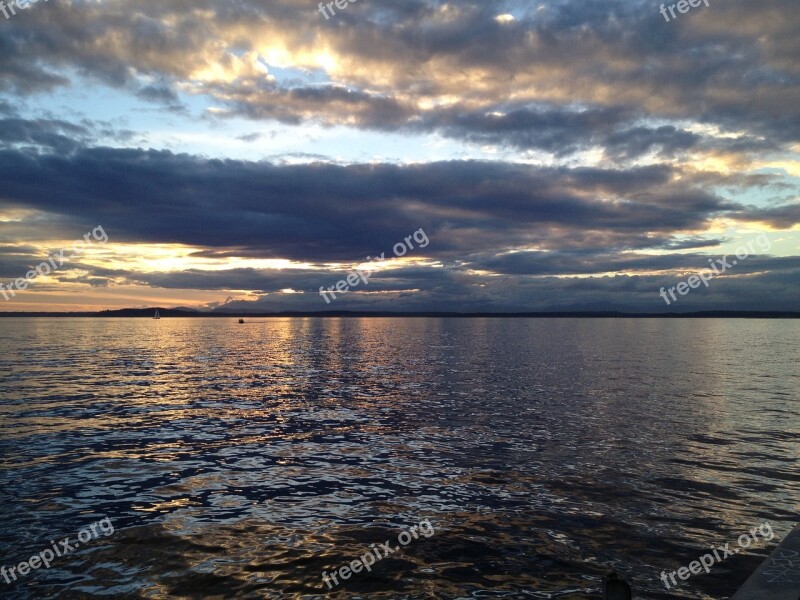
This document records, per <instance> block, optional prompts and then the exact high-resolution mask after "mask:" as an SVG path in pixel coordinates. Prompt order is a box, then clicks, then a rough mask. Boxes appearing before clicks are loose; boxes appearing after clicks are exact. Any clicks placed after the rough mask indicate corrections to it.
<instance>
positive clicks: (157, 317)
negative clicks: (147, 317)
mask: <svg viewBox="0 0 800 600" xmlns="http://www.w3.org/2000/svg"><path fill="white" fill-rule="evenodd" d="M153 318H154V319H160V318H161V315H160V314H158V309H156V314H154V315H153Z"/></svg>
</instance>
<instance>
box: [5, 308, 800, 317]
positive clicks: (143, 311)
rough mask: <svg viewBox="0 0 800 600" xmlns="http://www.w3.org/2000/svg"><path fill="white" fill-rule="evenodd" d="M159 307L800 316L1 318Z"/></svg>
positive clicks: (19, 314)
mask: <svg viewBox="0 0 800 600" xmlns="http://www.w3.org/2000/svg"><path fill="white" fill-rule="evenodd" d="M156 308H158V310H159V312H160V315H161V317H163V318H190V319H195V318H206V319H209V318H210V319H225V318H227V319H233V318H237V319H240V318H241V319H248V318H250V319H255V318H257V319H270V318H271V319H276V318H287V317H297V318H387V317H394V318H411V317H418V318H431V317H435V318H454V319H487V318H491V319H564V318H570V319H800V312H787V311H774V312H769V311H744V310H709V311H695V312H685V313H674V312H673V313H626V312H614V311H564V312H514V313H497V312H476V313H459V312H435V311H420V312H388V311H369V312H367V311H346V310H337V311H320V312H302V311H285V312H264V313H248V312H208V313H204V312H198V311H189V310H180V309H169V308H161V307H155V306H154V307H153V308H126V309H121V310H104V311H100V312H0V318H14V317H17V318H20V317H47V318H89V317H90V318H130V319H150V318H152V317H153V314H154V312H155V310H156Z"/></svg>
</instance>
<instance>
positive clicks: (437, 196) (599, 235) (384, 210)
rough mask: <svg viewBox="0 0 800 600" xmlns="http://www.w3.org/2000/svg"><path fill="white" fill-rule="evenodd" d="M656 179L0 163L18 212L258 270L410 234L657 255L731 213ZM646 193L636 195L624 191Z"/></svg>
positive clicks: (486, 165) (339, 254)
mask: <svg viewBox="0 0 800 600" xmlns="http://www.w3.org/2000/svg"><path fill="white" fill-rule="evenodd" d="M672 175H673V173H672V171H671V170H670V169H669V168H667V167H641V168H633V169H627V170H610V169H609V170H604V169H589V168H580V169H568V168H565V167H561V168H534V167H531V166H528V165H515V164H507V163H491V162H458V161H454V162H439V163H430V164H423V165H409V166H399V165H391V164H374V165H350V166H337V165H331V164H322V163H317V164H311V165H274V164H270V163H266V162H247V161H236V160H225V161H222V160H206V159H202V158H198V157H193V156H188V155H175V154H172V153H170V152H166V151H161V152H157V151H142V150H119V149H109V148H82V149H79V150H77V151H75V152H74V153H73V154H71V155H69V156H58V155H41V154H36V153H31V152H20V151H11V150H6V151H3V152H0V178H2V180H3V181H4V182H5V185H4V195H5V197H6V198H7V200H8V201H10V202H12V203H13V204H14V205H16V206H18V207H23V208H28V209H35V210H39V211H42V212H44V213H50V214H58V215H60V218H62V219H64V222H65V223H82V227H83V228H84V230H85V227H88V226H95V225H97V224H98V223H100V224H102V225H103V226H104V227H106V228H107V229H113V230H114V231H115V240H116V241H118V242H119V241H144V242H161V243H164V242H174V243H184V244H191V245H196V246H202V247H210V248H214V247H218V248H225V247H237V248H238V247H246V248H247V247H249V248H250V249H251V252H252V254H250V256H253V255H256V256H260V257H267V258H290V259H296V260H310V261H334V260H339V261H352V260H360V259H361V258H362V257H363V255H364V254H366V253H371V252H376V251H382V250H386V251H389V250H390V249H391V245H393V244H394V243H396V242H399V241H402V239H403V237H404V236H406V235H408V234H410V233H411V232H413V231H414V230H416V229H417V228H419V227H425V228H426V231H429V230H430V234H431V235H436V236H437V238H438V239H437V244H436V245H435V250H434V249H433V248H431V250H430V251H431V252H434V253H435V254H436V255H438V256H443V257H446V256H451V255H458V254H463V253H464V252H468V253H471V252H472V251H473V249H474V248H475V247H476V246H477V247H482V245H486V246H488V247H492V248H503V247H513V246H515V245H520V244H534V243H541V242H547V243H548V245H549V246H551V247H558V246H576V245H581V244H586V243H589V244H593V245H596V246H599V245H603V244H604V245H606V247H607V248H614V247H617V248H620V247H628V245H629V244H631V243H634V244H635V245H636V246H637V247H647V246H653V245H657V244H659V243H666V242H667V241H668V240H669V238H670V237H671V235H672V233H673V232H674V231H676V230H686V229H700V228H702V227H703V224H704V223H706V222H708V221H709V219H711V218H713V217H715V216H718V215H722V214H726V213H730V212H735V213H736V214H737V215H741V214H744V213H743V210H742V208H741V207H739V206H738V205H735V204H732V203H730V202H728V201H725V200H724V199H722V198H719V197H717V196H714V195H712V194H710V193H708V192H706V191H703V190H701V189H696V188H692V187H687V186H686V185H684V184H681V183H675V182H673V181H672V180H671V176H672ZM643 187H646V188H647V189H649V190H651V191H650V192H648V193H647V194H644V195H641V196H638V197H637V195H636V194H632V192H634V191H635V190H639V189H642V188H643Z"/></svg>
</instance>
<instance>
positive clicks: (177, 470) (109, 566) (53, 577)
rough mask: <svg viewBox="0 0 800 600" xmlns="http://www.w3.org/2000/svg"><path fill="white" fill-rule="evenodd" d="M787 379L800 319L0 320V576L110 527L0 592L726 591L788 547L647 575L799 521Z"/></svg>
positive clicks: (796, 370) (511, 594)
mask: <svg viewBox="0 0 800 600" xmlns="http://www.w3.org/2000/svg"><path fill="white" fill-rule="evenodd" d="M256 321H257V322H256ZM798 390H800V322H798V321H788V320H764V321H760V320H759V321H756V320H699V319H698V320H689V319H687V320H667V319H652V320H631V319H622V320H594V319H592V320H590V319H584V320H575V319H545V320H540V319H530V320H526V319H422V318H420V319H273V320H265V319H253V320H252V322H248V323H246V324H245V325H238V324H237V323H236V320H235V319H162V320H160V321H153V320H151V319H98V320H89V319H0V506H1V507H2V510H1V511H0V565H5V566H6V567H9V566H15V565H17V564H18V563H19V562H21V561H23V560H27V559H28V558H29V557H30V556H31V555H33V554H38V553H39V552H41V551H42V550H44V549H47V548H50V547H51V543H50V540H56V542H57V541H58V540H60V539H63V538H65V537H70V538H71V539H72V540H73V541H74V540H76V539H77V535H78V532H79V531H80V530H81V529H82V528H84V527H86V526H88V525H89V524H91V523H94V522H96V521H98V520H100V519H103V518H104V517H108V518H109V519H110V521H111V523H112V524H113V526H114V533H113V534H111V535H109V536H105V535H104V534H103V533H102V532H99V535H98V536H97V537H95V538H94V539H92V540H91V541H88V542H87V543H85V544H80V546H79V548H77V549H76V550H74V551H73V552H72V553H69V554H66V555H65V556H62V557H60V558H56V559H55V560H54V561H53V563H52V566H51V567H50V568H49V569H44V568H39V569H38V570H36V571H34V572H32V573H30V574H28V575H27V576H18V580H17V581H16V582H14V581H13V580H12V582H11V584H7V583H6V582H5V581H4V580H2V579H0V597H3V598H6V597H7V598H99V597H107V598H108V597H113V598H321V597H323V596H325V595H326V593H327V595H328V596H331V597H340V598H376V599H380V598H420V599H428V598H442V599H454V598H576V599H583V598H597V597H598V595H599V589H600V579H601V577H602V576H603V575H604V574H606V573H607V572H609V571H611V570H615V571H617V572H618V573H619V574H620V575H621V576H623V577H624V578H625V579H627V580H628V581H629V583H631V584H632V585H633V587H634V597H636V598H709V597H710V598H725V597H727V596H728V595H730V594H732V593H733V592H734V591H735V590H736V589H737V587H738V586H739V585H741V584H742V583H743V582H744V581H745V579H747V577H748V576H749V574H750V572H751V571H752V570H754V569H755V568H756V567H757V566H758V564H759V563H760V561H761V559H762V558H763V557H764V556H765V555H766V554H767V553H768V552H769V550H770V549H771V548H772V547H774V543H775V541H777V540H775V541H773V542H772V544H765V543H759V544H757V545H756V547H754V548H751V549H750V550H748V551H747V552H742V553H740V554H737V555H736V556H734V557H731V558H728V559H727V560H725V561H724V562H722V563H720V564H717V565H715V566H714V567H713V569H712V571H711V573H710V574H705V573H703V574H701V575H696V576H693V577H692V578H691V579H689V580H688V581H686V582H683V583H682V584H681V586H680V588H678V590H677V591H670V592H667V591H666V589H665V587H664V585H663V583H662V582H661V580H660V579H659V574H660V573H661V571H665V570H666V571H673V570H676V569H678V568H679V567H682V566H686V565H688V564H689V563H690V562H691V561H694V560H696V559H697V558H699V556H700V555H702V554H705V553H706V552H708V551H709V550H710V549H711V548H713V547H715V546H722V545H724V544H725V543H726V542H729V543H731V544H732V545H733V544H734V543H735V542H736V540H737V538H738V537H739V536H740V535H741V534H743V533H746V532H747V531H749V530H750V529H752V528H753V527H755V526H757V525H760V524H762V523H763V522H764V521H769V523H770V524H771V527H772V528H773V529H774V531H775V533H776V534H777V536H781V535H784V534H785V533H787V532H788V531H789V530H790V529H791V527H792V525H793V524H794V523H795V522H797V520H798V513H800V468H798V450H799V449H800V443H799V442H800V400H799V399H798V397H799V395H800V392H799V391H798ZM423 519H429V521H430V523H431V524H432V526H433V528H434V530H435V534H434V535H432V536H431V537H427V538H426V537H422V536H420V537H419V539H416V540H413V541H411V542H410V543H409V544H408V545H407V546H406V547H404V548H403V549H402V550H401V551H399V552H396V553H395V554H393V555H392V556H390V557H388V558H386V559H384V560H382V561H380V562H379V563H377V564H376V565H375V566H374V567H373V568H372V572H371V573H365V572H362V573H360V574H356V575H353V576H352V577H351V578H350V579H348V580H347V581H342V580H341V579H340V580H339V583H340V585H339V586H338V587H336V589H335V591H328V588H327V586H326V585H325V584H324V583H323V581H322V578H321V574H322V571H323V570H327V571H328V572H331V571H333V570H336V569H338V568H339V567H341V566H343V565H347V564H348V563H350V562H351V561H352V560H354V559H356V558H358V557H359V556H360V555H362V554H364V553H365V552H367V551H368V550H369V548H370V546H371V545H372V544H381V543H383V542H385V541H387V540H392V541H393V545H394V546H396V545H397V541H396V540H397V536H398V534H399V533H400V532H401V531H403V530H405V529H408V528H410V527H411V526H413V525H417V524H418V523H420V521H421V520H423Z"/></svg>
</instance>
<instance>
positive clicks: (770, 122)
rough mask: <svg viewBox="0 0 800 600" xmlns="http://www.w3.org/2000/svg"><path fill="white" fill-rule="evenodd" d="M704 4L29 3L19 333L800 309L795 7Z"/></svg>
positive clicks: (420, 0)
mask: <svg viewBox="0 0 800 600" xmlns="http://www.w3.org/2000/svg"><path fill="white" fill-rule="evenodd" d="M21 2H22V5H23V6H25V0H21ZM697 3H698V6H697V7H692V6H689V5H686V4H684V5H683V8H685V9H686V11H685V12H681V11H680V10H679V8H678V7H676V5H672V4H670V3H666V4H665V5H664V10H663V11H662V10H661V6H662V5H661V3H660V2H657V1H655V0H602V1H600V0H552V1H546V2H536V1H535V0H525V1H516V0H506V1H497V2H493V1H491V0H475V1H472V0H464V1H455V2H442V1H436V0H358V1H357V2H353V3H350V4H347V3H346V2H342V1H341V0H340V4H342V5H344V6H345V8H343V9H339V8H337V7H336V5H335V4H334V5H333V6H332V10H333V12H335V14H331V10H330V9H328V8H325V9H324V11H323V10H320V8H319V5H318V4H315V3H314V2H313V1H312V0H269V1H266V0H264V1H261V2H256V1H252V0H220V1H215V2H208V1H206V0H159V1H157V2H156V1H142V0H125V1H120V0H92V1H83V0H73V1H69V0H39V1H38V2H37V3H33V4H30V5H28V6H27V8H24V9H23V8H21V7H18V6H16V5H12V6H13V7H14V10H13V11H11V10H6V13H7V14H8V18H6V17H5V16H4V15H3V13H2V12H0V284H2V285H3V286H4V287H2V288H0V294H2V295H0V311H30V310H34V311H45V310H46V311H86V310H91V311H94V310H106V309H119V308H126V307H132V308H139V307H154V306H160V307H190V308H194V309H198V310H212V309H220V308H229V309H234V310H253V311H284V310H300V311H325V310H380V311H459V312H470V311H497V312H513V311H584V310H614V311H631V312H646V313H657V312H672V311H678V312H682V311H695V310H799V309H800V306H799V305H798V298H800V202H798V184H800V61H799V60H798V58H799V57H800V38H798V36H797V31H798V29H800V11H798V10H797V0H760V1H759V2H753V1H752V0H747V1H744V0H724V1H723V0H708V6H706V4H705V3H704V2H699V1H698V2H697ZM3 6H5V7H6V8H7V9H8V8H9V7H8V6H7V2H6V3H4V4H3ZM670 6H672V7H673V8H672V14H674V18H673V17H672V15H671V13H670ZM323 8H324V7H323ZM2 10H3V8H2V6H0V11H2ZM323 12H324V13H325V14H323ZM415 235H416V237H414V236H415ZM404 240H405V241H404ZM415 240H416V241H415ZM76 242H77V243H76ZM396 253H397V254H401V253H402V254H403V256H396ZM54 255H55V257H56V258H53V256H54ZM737 255H738V256H737ZM381 256H383V260H381V259H380V257H381ZM368 257H369V258H371V259H372V260H369V258H368ZM48 261H49V265H50V267H48V268H47V269H45V268H44V267H43V266H41V265H42V264H43V263H47V262H48ZM712 265H713V267H712ZM37 266H39V270H38V272H37V271H36V267H37ZM355 269H358V270H360V271H361V272H362V273H364V274H365V277H363V278H357V277H356V276H355V275H353V272H354V270H355ZM45 271H49V272H45ZM699 275H703V277H702V278H700V277H699ZM348 276H351V280H350V281H351V282H353V281H357V283H355V284H347V283H346V282H347V277H348ZM340 281H344V282H345V283H344V284H340V285H341V286H342V289H344V285H345V284H346V285H347V286H348V289H347V291H345V292H336V293H335V298H333V296H334V294H328V293H325V294H323V293H320V289H322V290H323V291H324V290H326V289H332V290H334V291H335V289H336V286H337V284H338V282H340Z"/></svg>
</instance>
